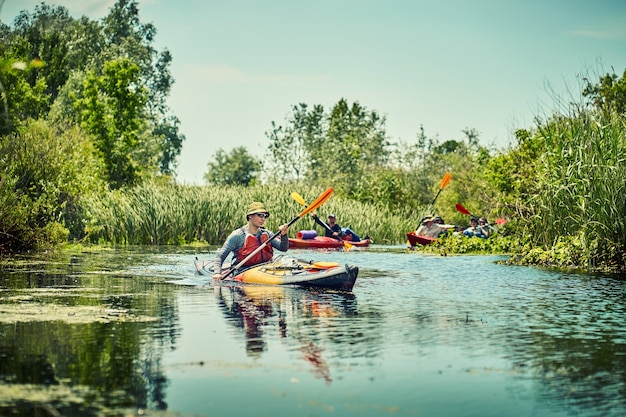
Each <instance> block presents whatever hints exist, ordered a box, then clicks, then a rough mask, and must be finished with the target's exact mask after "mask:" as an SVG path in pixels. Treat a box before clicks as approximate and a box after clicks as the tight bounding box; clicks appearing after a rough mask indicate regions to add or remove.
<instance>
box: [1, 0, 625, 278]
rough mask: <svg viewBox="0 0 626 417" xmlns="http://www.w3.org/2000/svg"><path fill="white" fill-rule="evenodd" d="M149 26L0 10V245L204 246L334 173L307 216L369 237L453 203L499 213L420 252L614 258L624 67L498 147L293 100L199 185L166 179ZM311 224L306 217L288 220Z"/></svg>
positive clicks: (459, 220)
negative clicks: (9, 20)
mask: <svg viewBox="0 0 626 417" xmlns="http://www.w3.org/2000/svg"><path fill="white" fill-rule="evenodd" d="M155 36H156V28H154V27H153V26H152V25H149V24H142V23H141V22H140V19H139V10H138V5H137V3H136V2H135V1H132V0H118V1H117V2H116V3H115V5H114V6H113V7H112V9H111V11H110V13H109V15H108V16H106V17H105V18H104V19H102V20H101V21H91V20H88V19H86V18H83V19H74V18H71V17H70V16H69V14H68V12H67V10H66V9H64V8H62V7H50V6H46V5H45V4H41V5H39V6H37V7H36V8H35V11H34V12H33V13H27V12H23V13H22V14H21V15H20V16H19V17H18V18H17V19H16V20H15V22H14V24H13V26H8V25H6V24H4V23H0V37H1V38H2V43H1V44H0V94H1V95H2V112H1V113H2V117H0V131H1V136H0V155H1V156H0V250H1V251H2V253H3V254H9V253H14V252H23V251H28V250H41V249H43V248H49V247H55V246H58V245H61V244H63V243H65V242H83V243H87V244H89V243H103V244H148V245H176V244H185V243H194V242H204V243H207V244H219V243H221V242H222V241H223V240H224V239H225V237H226V236H227V234H228V233H229V232H230V231H232V230H233V229H234V228H236V227H239V226H241V225H242V224H243V222H244V220H245V217H244V215H243V213H244V212H245V207H246V206H247V204H249V202H250V201H255V200H260V201H263V202H264V203H265V204H266V206H267V207H268V208H269V210H270V211H271V214H272V215H271V217H270V218H269V219H268V222H267V226H268V227H269V228H270V229H272V230H276V228H277V226H278V225H279V224H281V223H284V222H287V221H289V220H290V219H292V218H293V217H294V216H295V215H296V214H298V213H299V212H300V211H301V210H302V207H301V206H299V205H298V204H297V203H296V202H295V201H293V200H292V199H291V198H290V194H291V193H292V192H294V191H295V192H298V193H300V194H302V196H303V197H304V198H305V199H306V200H307V201H313V200H314V199H315V198H316V197H317V196H318V195H319V194H321V192H322V191H323V190H325V189H326V188H327V187H333V188H334V195H333V198H331V199H330V200H329V201H328V202H327V203H326V204H325V205H324V206H323V207H322V208H320V210H319V212H320V214H321V215H326V214H327V213H330V212H333V213H335V214H336V215H337V217H338V222H339V223H340V224H341V225H342V226H348V227H350V228H351V229H353V230H355V231H357V232H358V233H360V234H362V235H365V234H368V235H370V236H371V237H372V238H373V241H374V242H375V243H378V244H390V245H393V244H396V245H397V244H404V243H405V242H406V232H408V231H412V230H415V228H416V227H417V225H418V222H419V221H420V219H421V217H422V216H424V215H425V214H439V215H441V216H442V217H443V218H444V219H445V222H446V223H451V224H458V225H467V223H468V222H469V219H468V216H467V215H466V214H463V213H459V212H458V211H457V210H455V204H456V203H461V204H463V206H465V207H467V209H469V211H470V212H471V213H475V214H477V215H480V216H486V217H487V218H488V219H489V220H491V221H492V222H493V221H494V219H496V218H503V219H505V220H506V224H503V225H498V226H496V227H497V228H498V229H499V230H498V232H497V233H496V234H495V235H494V237H492V238H490V239H488V240H481V239H467V238H462V237H459V236H450V237H447V238H444V239H440V241H438V242H437V243H436V244H435V245H432V247H429V248H428V249H424V250H430V251H438V252H439V253H445V254H452V253H469V252H472V253H476V252H479V253H507V254H514V255H515V257H514V258H512V259H514V260H515V262H518V263H522V264H539V265H546V266H560V267H575V268H582V269H585V270H590V271H591V270H603V271H622V272H623V268H624V267H623V265H625V264H626V201H625V199H624V194H625V193H624V191H625V188H626V179H625V178H626V177H625V176H624V172H626V170H625V168H626V167H625V164H626V161H625V157H624V155H626V149H625V148H626V110H625V109H626V71H625V72H624V74H623V75H622V76H621V77H620V76H618V75H617V74H615V73H614V72H613V73H607V74H603V75H597V76H595V77H594V76H591V75H589V78H584V79H582V81H581V85H580V86H578V88H579V92H577V93H572V96H573V97H568V98H567V100H562V99H559V98H557V97H555V109H554V110H551V111H548V112H546V114H544V115H538V116H537V118H536V120H535V122H534V124H533V126H526V127H518V128H517V130H515V132H514V141H515V142H514V143H511V144H510V145H509V147H508V148H507V149H496V148H494V147H490V146H486V145H484V144H481V141H480V139H481V138H480V133H479V132H478V131H477V130H476V129H472V128H467V129H465V130H464V131H463V132H461V133H462V135H461V137H460V138H456V139H451V138H446V139H444V140H442V139H440V138H438V137H437V135H434V136H433V135H427V134H426V131H425V129H424V128H423V127H420V129H419V132H417V135H416V140H414V141H410V142H402V141H398V142H392V141H390V140H389V139H388V136H387V134H386V129H385V123H386V120H385V117H384V116H383V115H381V114H380V113H379V112H377V111H375V110H371V109H368V108H367V107H366V106H364V105H362V104H361V103H358V102H354V103H349V102H348V101H347V100H345V99H340V100H339V101H338V102H337V103H336V104H335V105H334V106H332V108H330V109H325V108H324V107H322V106H320V105H311V104H306V103H299V104H297V105H294V106H293V107H292V109H291V113H290V114H289V115H288V116H287V117H286V118H285V120H284V121H282V122H281V123H278V122H275V121H268V126H270V128H269V130H268V132H266V134H265V136H266V139H267V154H266V155H265V157H264V158H263V159H262V160H261V159H260V158H256V157H254V156H253V155H251V154H249V153H248V152H247V150H246V149H245V148H244V149H241V148H237V149H234V150H233V151H232V152H231V153H228V152H227V151H224V150H220V151H219V152H218V153H217V154H216V156H215V161H209V163H208V171H207V174H206V175H205V179H206V180H207V185H206V186H196V185H180V184H177V183H176V181H175V173H176V157H177V156H178V155H179V153H180V150H181V149H182V144H183V142H184V139H185V138H184V136H183V135H181V134H180V133H179V131H178V127H179V126H178V119H177V118H176V117H175V115H173V114H171V111H170V110H169V109H168V107H167V106H166V105H165V102H166V98H167V96H168V95H169V91H170V88H171V85H172V83H173V82H174V80H173V78H172V77H171V75H170V73H169V69H168V68H169V66H170V64H171V62H172V56H171V54H170V53H169V52H168V51H167V50H164V51H160V52H158V51H156V50H155V49H154V48H153V46H152V45H153V41H154V38H155ZM261 161H263V163H261ZM448 172H449V173H450V174H451V175H452V181H451V183H450V184H449V185H448V186H447V187H446V189H445V191H443V192H442V193H441V194H440V196H439V197H438V198H437V200H436V203H435V204H434V206H433V204H432V203H433V197H434V196H435V195H436V194H437V191H438V190H439V184H440V182H441V179H442V177H443V176H444V174H445V173H448ZM309 228H313V223H312V222H311V221H310V220H309V219H307V218H306V217H305V218H304V219H301V220H300V221H299V223H297V224H296V225H294V226H293V227H292V229H291V230H292V231H293V233H294V234H295V231H297V230H300V229H309Z"/></svg>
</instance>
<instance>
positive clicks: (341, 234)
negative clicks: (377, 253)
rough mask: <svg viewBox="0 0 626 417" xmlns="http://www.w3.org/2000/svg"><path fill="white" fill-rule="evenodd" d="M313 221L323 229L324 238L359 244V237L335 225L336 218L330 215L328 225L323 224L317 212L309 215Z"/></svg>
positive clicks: (347, 229) (351, 231) (345, 228)
mask: <svg viewBox="0 0 626 417" xmlns="http://www.w3.org/2000/svg"><path fill="white" fill-rule="evenodd" d="M311 216H312V217H313V220H315V223H317V224H319V225H320V226H322V227H323V228H324V231H325V234H324V236H326V237H334V238H335V239H341V238H343V239H344V240H348V241H350V242H360V241H361V237H360V236H359V235H357V234H356V233H355V232H354V231H353V230H351V229H349V228H347V227H341V226H339V225H338V224H337V217H336V216H335V215H334V214H333V213H331V214H329V215H328V224H325V223H324V222H323V221H322V220H320V218H319V217H318V215H317V212H315V211H314V212H313V213H311Z"/></svg>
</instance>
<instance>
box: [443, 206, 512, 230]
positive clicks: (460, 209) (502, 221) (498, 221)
mask: <svg viewBox="0 0 626 417" xmlns="http://www.w3.org/2000/svg"><path fill="white" fill-rule="evenodd" d="M454 207H456V210H457V211H458V212H459V213H463V214H467V215H468V216H472V217H476V218H478V216H475V215H473V214H472V213H470V211H469V210H468V209H466V208H465V207H463V205H462V204H460V203H456V204H455V205H454ZM505 223H506V219H504V218H502V217H500V218H498V219H496V224H498V225H503V224H505ZM487 226H489V227H490V228H491V229H492V230H496V228H495V227H493V226H492V225H490V224H489V223H487Z"/></svg>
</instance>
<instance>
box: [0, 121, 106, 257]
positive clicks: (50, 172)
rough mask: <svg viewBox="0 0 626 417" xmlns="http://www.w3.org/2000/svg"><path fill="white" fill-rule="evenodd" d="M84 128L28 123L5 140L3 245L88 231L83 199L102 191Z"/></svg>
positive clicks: (34, 244)
mask: <svg viewBox="0 0 626 417" xmlns="http://www.w3.org/2000/svg"><path fill="white" fill-rule="evenodd" d="M93 154H94V150H93V146H92V143H91V141H90V140H89V139H88V138H87V137H86V136H85V135H84V134H83V133H81V132H80V130H79V129H76V128H74V129H68V130H60V129H58V128H56V127H51V126H49V125H48V124H47V123H45V122H43V121H28V122H27V123H26V124H25V125H24V127H23V128H21V129H20V133H15V134H12V135H9V136H4V137H2V138H1V139H0V155H2V158H1V159H0V199H1V201H2V203H3V204H2V208H1V212H0V248H2V249H3V250H6V251H18V250H20V251H21V250H27V249H30V248H40V247H42V246H47V245H55V244H58V243H60V242H63V241H66V240H67V238H68V237H72V238H81V237H82V234H83V218H84V215H85V213H84V212H83V206H82V202H83V198H84V197H85V196H87V195H95V194H97V193H100V192H102V190H103V183H102V181H101V179H100V175H99V173H100V172H101V167H100V165H99V161H98V159H97V158H95V157H94V156H93Z"/></svg>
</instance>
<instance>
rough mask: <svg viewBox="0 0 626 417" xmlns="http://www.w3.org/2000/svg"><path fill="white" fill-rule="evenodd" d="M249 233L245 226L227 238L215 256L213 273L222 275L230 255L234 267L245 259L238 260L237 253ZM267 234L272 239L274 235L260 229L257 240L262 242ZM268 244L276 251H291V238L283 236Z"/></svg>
mask: <svg viewBox="0 0 626 417" xmlns="http://www.w3.org/2000/svg"><path fill="white" fill-rule="evenodd" d="M247 233H249V232H248V226H243V227H240V228H238V229H235V230H233V232H232V233H231V234H230V235H229V236H228V237H227V238H226V241H225V242H224V245H222V247H221V248H220V249H219V250H218V251H217V255H216V256H215V262H214V263H213V273H214V274H221V273H222V264H223V263H224V261H225V260H226V258H227V257H228V255H229V254H230V253H232V254H233V261H232V265H233V266H235V265H237V264H238V263H239V262H241V261H242V260H243V259H237V252H238V251H239V249H241V248H242V247H243V244H244V243H245V241H246V235H247ZM263 234H266V235H267V237H268V238H270V237H272V234H273V233H271V232H270V231H269V230H267V229H263V228H260V229H259V230H258V231H257V233H256V235H255V236H256V238H257V239H259V242H260V241H261V235H263ZM268 244H271V245H272V247H274V248H275V249H277V250H279V251H282V252H286V251H287V249H289V236H288V235H286V234H285V235H281V236H280V239H278V238H274V239H272V240H271V241H270V242H269V243H268Z"/></svg>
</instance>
